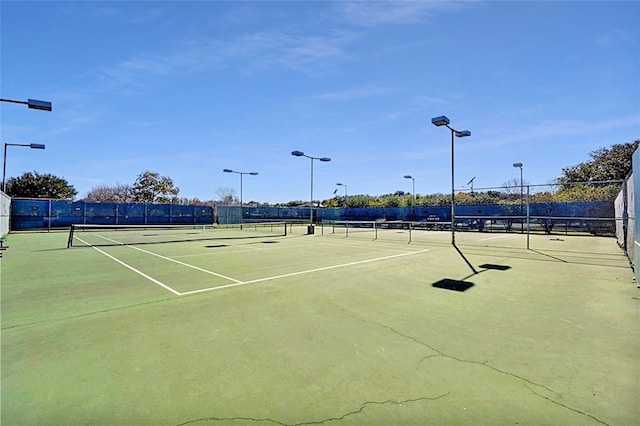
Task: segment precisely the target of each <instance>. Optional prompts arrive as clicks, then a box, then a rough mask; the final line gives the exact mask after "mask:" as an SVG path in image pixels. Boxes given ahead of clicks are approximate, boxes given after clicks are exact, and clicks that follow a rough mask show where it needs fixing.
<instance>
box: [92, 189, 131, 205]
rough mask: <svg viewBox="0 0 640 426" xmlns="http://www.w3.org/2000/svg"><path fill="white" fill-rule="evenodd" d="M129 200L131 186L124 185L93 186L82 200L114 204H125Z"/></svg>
mask: <svg viewBox="0 0 640 426" xmlns="http://www.w3.org/2000/svg"><path fill="white" fill-rule="evenodd" d="M131 199H132V197H131V186H129V185H124V184H116V185H114V186H109V185H100V186H94V187H93V188H91V191H89V192H88V193H87V196H86V197H85V198H84V200H85V201H92V202H114V203H127V202H131Z"/></svg>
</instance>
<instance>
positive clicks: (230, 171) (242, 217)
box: [222, 169, 258, 227]
mask: <svg viewBox="0 0 640 426" xmlns="http://www.w3.org/2000/svg"><path fill="white" fill-rule="evenodd" d="M222 171H223V172H225V173H237V174H239V175H240V226H241V227H242V222H244V212H243V211H242V206H243V204H242V176H244V175H251V176H256V175H257V174H258V172H237V171H235V170H231V169H224V170H222Z"/></svg>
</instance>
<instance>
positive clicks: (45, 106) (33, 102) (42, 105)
mask: <svg viewBox="0 0 640 426" xmlns="http://www.w3.org/2000/svg"><path fill="white" fill-rule="evenodd" d="M0 102H11V103H14V104H24V105H26V106H27V107H29V108H31V109H39V110H42V111H51V102H49V101H39V100H37V99H27V100H26V101H14V100H13V99H1V98H0Z"/></svg>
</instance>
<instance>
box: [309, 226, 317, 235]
mask: <svg viewBox="0 0 640 426" xmlns="http://www.w3.org/2000/svg"><path fill="white" fill-rule="evenodd" d="M314 233H315V229H314V227H313V225H307V235H313V234H314Z"/></svg>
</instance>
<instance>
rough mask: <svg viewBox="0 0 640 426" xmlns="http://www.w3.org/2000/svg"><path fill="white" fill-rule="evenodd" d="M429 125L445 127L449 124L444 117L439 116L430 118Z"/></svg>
mask: <svg viewBox="0 0 640 426" xmlns="http://www.w3.org/2000/svg"><path fill="white" fill-rule="evenodd" d="M431 123H433V124H434V125H435V126H446V125H448V124H449V123H450V121H449V119H448V118H447V116H446V115H441V116H440V117H434V118H432V119H431Z"/></svg>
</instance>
